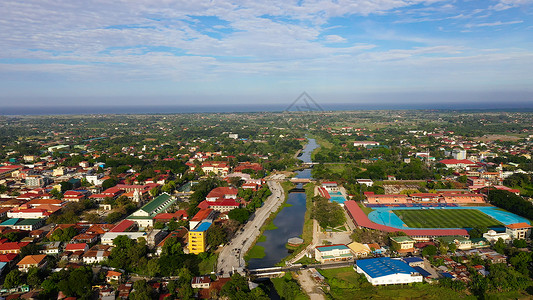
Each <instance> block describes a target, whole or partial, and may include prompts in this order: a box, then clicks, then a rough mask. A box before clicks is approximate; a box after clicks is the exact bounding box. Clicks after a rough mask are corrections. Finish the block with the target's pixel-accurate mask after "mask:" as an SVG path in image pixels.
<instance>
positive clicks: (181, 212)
mask: <svg viewBox="0 0 533 300" xmlns="http://www.w3.org/2000/svg"><path fill="white" fill-rule="evenodd" d="M187 217H188V215H187V212H186V211H185V210H178V211H177V212H174V213H160V214H158V215H157V216H155V217H154V220H172V219H176V220H181V219H182V218H187Z"/></svg>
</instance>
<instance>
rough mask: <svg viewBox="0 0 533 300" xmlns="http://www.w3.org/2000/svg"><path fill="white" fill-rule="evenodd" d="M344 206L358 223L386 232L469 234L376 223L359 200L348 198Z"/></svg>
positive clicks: (449, 230) (441, 234) (433, 234)
mask: <svg viewBox="0 0 533 300" xmlns="http://www.w3.org/2000/svg"><path fill="white" fill-rule="evenodd" d="M344 208H345V209H346V210H347V211H348V214H349V215H350V216H351V217H352V219H353V220H354V222H355V223H356V225H358V226H361V227H365V228H370V229H376V230H381V231H385V232H397V231H402V232H405V233H406V234H407V235H409V236H448V235H462V236H466V235H468V232H467V231H466V230H465V229H398V228H394V227H390V226H385V225H381V224H376V223H374V222H372V221H370V219H368V216H367V215H366V214H365V213H364V212H363V210H362V209H361V208H360V207H359V205H357V202H355V201H353V200H348V201H346V202H344Z"/></svg>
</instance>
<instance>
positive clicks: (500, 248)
mask: <svg viewBox="0 0 533 300" xmlns="http://www.w3.org/2000/svg"><path fill="white" fill-rule="evenodd" d="M493 248H494V250H495V251H496V252H498V253H500V254H504V253H505V249H507V245H506V244H505V242H504V241H503V239H502V238H499V239H498V241H496V243H494V247H493Z"/></svg>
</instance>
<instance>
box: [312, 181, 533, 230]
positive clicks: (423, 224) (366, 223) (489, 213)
mask: <svg viewBox="0 0 533 300" xmlns="http://www.w3.org/2000/svg"><path fill="white" fill-rule="evenodd" d="M327 185H329V186H333V187H336V185H333V183H331V182H329V183H327ZM327 185H326V186H323V187H320V188H319V190H318V191H319V193H320V194H321V195H322V196H323V197H325V198H327V199H329V200H330V201H332V202H337V203H339V204H341V205H342V206H344V208H345V210H346V212H347V213H348V215H349V216H350V217H351V218H352V220H353V221H354V224H356V225H357V226H360V227H365V228H370V229H377V230H381V231H386V232H395V231H403V232H405V233H406V234H407V235H410V236H413V237H419V238H420V239H424V238H428V237H437V236H447V235H463V236H466V235H468V231H467V230H469V229H471V228H473V227H487V228H491V229H493V230H495V231H504V230H505V226H506V225H510V224H515V223H526V224H531V222H530V221H529V220H528V219H526V218H523V217H521V216H518V215H515V214H513V213H511V212H508V211H505V210H503V209H500V208H498V207H495V206H492V205H490V204H488V203H487V202H486V200H485V196H484V195H481V194H472V193H440V194H437V193H434V194H432V193H414V194H411V195H399V194H398V195H375V194H374V193H372V192H367V193H365V196H366V200H365V201H364V202H363V203H357V202H355V201H353V200H346V198H345V197H344V195H343V194H342V192H340V191H339V190H338V189H332V188H331V187H328V186H327ZM360 205H361V206H360ZM363 205H364V206H365V207H363V208H365V209H364V210H363V208H362V206H363ZM369 210H370V212H369ZM365 212H366V213H365Z"/></svg>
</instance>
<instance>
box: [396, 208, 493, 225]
mask: <svg viewBox="0 0 533 300" xmlns="http://www.w3.org/2000/svg"><path fill="white" fill-rule="evenodd" d="M394 213H395V214H396V215H397V216H398V217H399V218H400V219H402V221H403V222H404V223H405V224H406V225H407V226H409V227H411V228H472V227H475V226H485V227H496V226H502V225H503V224H502V223H500V222H499V221H497V220H495V219H493V218H491V217H489V216H487V215H486V214H484V213H482V212H480V211H479V210H477V209H420V210H418V209H416V210H415V209H409V210H408V209H406V210H403V209H402V210H394Z"/></svg>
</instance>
